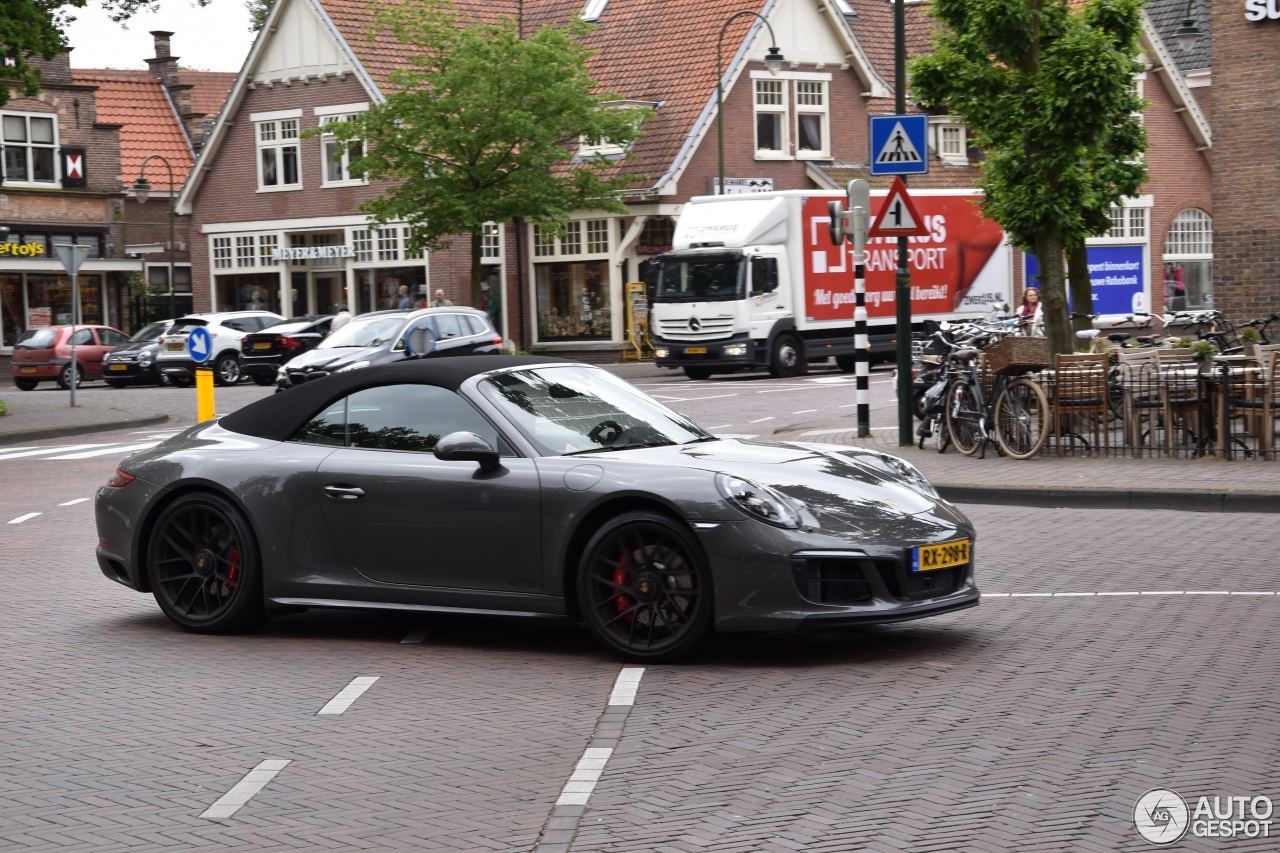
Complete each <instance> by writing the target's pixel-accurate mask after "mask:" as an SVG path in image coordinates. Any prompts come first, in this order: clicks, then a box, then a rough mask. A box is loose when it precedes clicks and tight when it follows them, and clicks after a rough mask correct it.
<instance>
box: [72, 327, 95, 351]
mask: <svg viewBox="0 0 1280 853" xmlns="http://www.w3.org/2000/svg"><path fill="white" fill-rule="evenodd" d="M67 343H68V344H75V345H76V346H78V347H82V346H88V345H89V344H92V343H93V330H92V329H77V330H76V333H75V334H74V335H72V336H71V340H69V341H67Z"/></svg>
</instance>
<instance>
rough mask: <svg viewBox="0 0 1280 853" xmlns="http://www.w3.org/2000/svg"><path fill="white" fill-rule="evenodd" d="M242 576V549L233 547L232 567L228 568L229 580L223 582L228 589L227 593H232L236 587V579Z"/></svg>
mask: <svg viewBox="0 0 1280 853" xmlns="http://www.w3.org/2000/svg"><path fill="white" fill-rule="evenodd" d="M239 578H240V549H239V548H232V549H231V568H229V569H227V582H226V583H225V584H223V587H224V588H225V589H226V593H225V594H226V595H230V594H231V591H232V590H234V589H235V588H236V581H237V580H238V579H239Z"/></svg>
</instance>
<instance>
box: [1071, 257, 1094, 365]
mask: <svg viewBox="0 0 1280 853" xmlns="http://www.w3.org/2000/svg"><path fill="white" fill-rule="evenodd" d="M1067 278H1068V279H1069V280H1070V282H1071V305H1072V309H1073V313H1076V314H1092V313H1094V312H1093V286H1092V284H1091V283H1090V281H1089V253H1088V249H1087V248H1086V247H1085V244H1084V241H1083V240H1080V241H1079V242H1077V243H1074V244H1072V245H1071V246H1069V247H1068V249H1067ZM1092 328H1093V321H1092V320H1090V319H1088V318H1087V317H1080V318H1077V319H1075V320H1072V321H1071V332H1072V335H1071V337H1072V340H1073V341H1074V342H1075V343H1076V344H1077V346H1078V348H1080V349H1088V343H1087V342H1086V341H1083V340H1081V339H1080V338H1077V337H1075V333H1076V332H1080V331H1084V330H1085V329H1092Z"/></svg>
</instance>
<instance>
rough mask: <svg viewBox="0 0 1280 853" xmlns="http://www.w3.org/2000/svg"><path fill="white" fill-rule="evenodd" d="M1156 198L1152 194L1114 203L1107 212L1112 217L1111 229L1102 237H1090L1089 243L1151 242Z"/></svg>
mask: <svg viewBox="0 0 1280 853" xmlns="http://www.w3.org/2000/svg"><path fill="white" fill-rule="evenodd" d="M1154 198H1155V197H1154V196H1151V195H1143V196H1136V197H1134V198H1124V199H1121V200H1120V203H1119V204H1113V205H1112V206H1111V209H1110V210H1109V211H1108V213H1107V215H1108V216H1109V217H1110V218H1111V229H1110V230H1109V231H1107V233H1106V234H1103V235H1102V236H1101V237H1090V238H1089V241H1088V242H1089V245H1094V244H1095V243H1096V244H1099V245H1104V244H1107V243H1125V244H1130V245H1132V244H1135V243H1150V242H1151V208H1152V206H1153V204H1154V203H1155V202H1154Z"/></svg>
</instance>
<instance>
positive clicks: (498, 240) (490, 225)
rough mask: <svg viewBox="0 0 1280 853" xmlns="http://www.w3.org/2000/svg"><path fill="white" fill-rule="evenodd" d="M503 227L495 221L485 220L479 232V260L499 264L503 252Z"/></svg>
mask: <svg viewBox="0 0 1280 853" xmlns="http://www.w3.org/2000/svg"><path fill="white" fill-rule="evenodd" d="M503 230H504V229H503V227H502V226H501V225H499V224H498V223H496V222H486V223H485V224H484V226H483V229H482V230H481V232H480V262H481V263H483V264H501V263H502V262H503V260H504V253H503V242H504V241H503V233H502V232H503Z"/></svg>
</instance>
